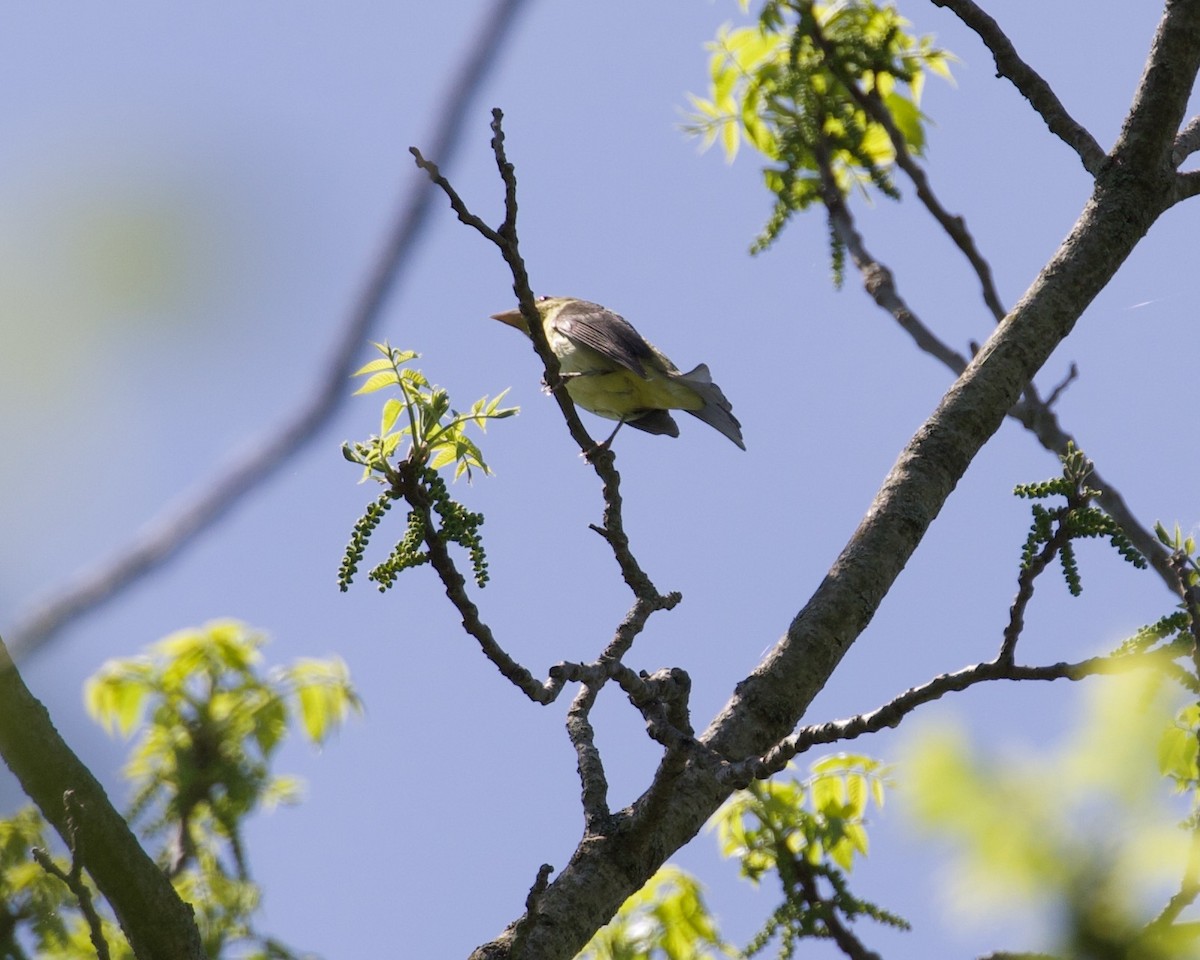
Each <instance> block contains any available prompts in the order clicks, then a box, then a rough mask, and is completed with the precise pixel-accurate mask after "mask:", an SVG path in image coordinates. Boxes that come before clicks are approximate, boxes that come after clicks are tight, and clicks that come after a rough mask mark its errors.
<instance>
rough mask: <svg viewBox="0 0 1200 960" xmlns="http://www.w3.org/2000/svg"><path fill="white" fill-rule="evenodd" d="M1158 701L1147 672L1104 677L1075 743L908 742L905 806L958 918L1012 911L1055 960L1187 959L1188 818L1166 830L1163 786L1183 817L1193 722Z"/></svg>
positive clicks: (931, 738)
mask: <svg viewBox="0 0 1200 960" xmlns="http://www.w3.org/2000/svg"><path fill="white" fill-rule="evenodd" d="M1165 690H1166V688H1165V687H1164V683H1163V676H1162V674H1160V673H1157V672H1154V671H1142V672H1139V673H1130V674H1126V675H1122V676H1119V677H1112V678H1105V679H1104V680H1102V681H1100V682H1098V683H1097V684H1096V686H1095V687H1093V688H1090V689H1089V691H1088V692H1089V694H1090V697H1089V700H1088V705H1087V709H1086V710H1085V712H1084V714H1083V715H1082V717H1081V718H1080V720H1079V721H1078V724H1077V728H1076V731H1075V733H1074V735H1073V736H1072V737H1071V738H1069V740H1068V741H1067V742H1066V743H1064V744H1063V745H1062V746H1061V748H1060V749H1059V750H1058V751H1057V752H1055V753H1047V754H1045V755H1042V756H1037V755H1035V754H1034V753H1033V752H1032V751H1028V752H1026V753H1025V755H1023V756H1020V757H1007V758H1003V759H1001V758H997V757H992V756H987V755H985V754H984V753H983V751H982V750H981V749H980V748H978V747H977V746H975V745H973V744H972V743H970V742H969V741H968V739H967V736H966V734H965V733H964V732H963V731H961V730H959V729H956V728H954V727H952V726H949V725H944V726H941V727H938V728H934V729H931V730H929V731H926V732H925V733H924V734H923V735H921V736H919V737H918V738H916V740H915V741H914V742H913V743H912V746H911V754H910V756H909V758H908V761H907V763H906V764H905V767H906V774H907V775H906V779H905V785H906V788H909V787H911V791H910V794H911V798H912V803H911V807H912V810H913V812H914V814H915V816H916V818H917V820H918V821H919V822H920V823H921V824H922V825H923V827H924V828H925V829H926V830H927V831H928V832H929V833H930V834H932V835H933V836H935V837H940V838H947V839H949V840H951V841H952V843H953V845H954V847H955V849H956V851H957V853H958V859H959V865H958V868H957V870H956V873H955V875H954V878H953V882H952V884H951V887H950V889H951V890H952V891H953V895H954V896H955V897H956V899H957V900H958V902H959V904H960V905H961V906H962V907H963V908H965V909H966V910H967V911H968V912H973V913H975V914H977V915H979V916H981V917H987V918H989V919H995V918H996V917H997V916H999V915H1002V914H1003V913H1005V912H1015V911H1017V910H1020V911H1021V915H1022V917H1024V918H1025V919H1026V924H1025V926H1026V928H1028V922H1027V920H1028V914H1029V912H1030V911H1034V912H1035V913H1036V912H1040V914H1041V916H1042V919H1043V921H1044V924H1045V926H1046V927H1047V929H1049V930H1050V931H1051V932H1050V937H1051V939H1052V940H1053V941H1054V942H1053V943H1052V944H1050V945H1049V946H1048V949H1049V950H1050V952H1051V953H1053V954H1054V955H1056V956H1062V957H1088V958H1097V960H1107V958H1114V960H1115V958H1123V960H1175V958H1183V957H1195V956H1196V955H1197V949H1198V947H1200V924H1198V923H1196V922H1195V921H1194V920H1185V919H1182V914H1183V912H1184V911H1185V910H1186V909H1187V908H1188V907H1190V906H1191V904H1192V901H1194V899H1195V897H1196V893H1197V891H1196V890H1195V889H1193V886H1194V884H1195V877H1196V870H1197V868H1198V867H1200V862H1198V861H1197V856H1198V855H1200V846H1198V845H1197V838H1196V817H1195V814H1194V812H1193V814H1192V815H1191V816H1189V817H1187V818H1186V819H1185V820H1184V821H1183V822H1182V823H1180V822H1179V818H1178V811H1177V810H1176V809H1174V808H1173V807H1172V806H1171V805H1170V804H1169V803H1168V800H1169V798H1168V797H1167V796H1166V795H1167V793H1168V791H1166V790H1164V789H1163V780H1162V776H1163V775H1166V776H1167V777H1169V778H1170V779H1172V780H1174V782H1175V784H1176V786H1177V787H1178V788H1179V789H1181V790H1185V791H1187V792H1188V793H1189V794H1191V797H1192V803H1193V811H1194V809H1195V800H1196V785H1197V780H1196V773H1195V769H1196V767H1195V763H1196V732H1197V726H1196V718H1197V714H1196V710H1195V708H1194V707H1187V708H1184V709H1183V710H1182V711H1179V712H1176V711H1175V709H1174V708H1173V706H1172V704H1171V698H1169V697H1168V696H1166V695H1165ZM1173 716H1174V719H1172V717H1173ZM1189 738H1190V745H1189V744H1187V743H1186V741H1187V740H1188V739H1189ZM1154 743H1160V744H1162V745H1163V746H1162V748H1160V750H1159V751H1158V753H1157V758H1156V755H1155V751H1154V750H1153V749H1147V747H1148V745H1151V744H1154ZM1156 761H1157V762H1156ZM1181 878H1183V880H1182V883H1181ZM1172 890H1175V891H1177V892H1176V893H1175V894H1174V895H1170V896H1169V894H1170V892H1171V891H1172ZM1164 903H1165V906H1164ZM1156 904H1157V905H1158V906H1156Z"/></svg>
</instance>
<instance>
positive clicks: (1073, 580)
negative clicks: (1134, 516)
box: [1013, 444, 1146, 596]
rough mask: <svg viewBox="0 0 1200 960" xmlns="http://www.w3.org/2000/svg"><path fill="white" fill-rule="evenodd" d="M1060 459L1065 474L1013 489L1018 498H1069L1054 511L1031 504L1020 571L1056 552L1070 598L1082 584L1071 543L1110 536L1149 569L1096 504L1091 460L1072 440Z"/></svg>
mask: <svg viewBox="0 0 1200 960" xmlns="http://www.w3.org/2000/svg"><path fill="white" fill-rule="evenodd" d="M1059 459H1060V460H1061V461H1062V464H1063V471H1062V475H1061V476H1058V477H1054V478H1053V479H1050V480H1045V481H1042V482H1040V483H1025V484H1018V485H1017V486H1016V487H1015V488H1014V489H1013V493H1014V494H1015V495H1016V496H1018V497H1023V498H1025V499H1028V500H1045V499H1048V498H1050V497H1056V496H1057V497H1063V498H1064V499H1065V500H1066V501H1067V502H1066V505H1065V506H1061V507H1056V508H1054V509H1050V508H1048V507H1044V506H1042V505H1041V504H1040V503H1034V504H1032V505H1031V509H1032V511H1033V523H1032V525H1031V526H1030V529H1029V535H1028V536H1027V537H1026V538H1025V545H1024V547H1023V548H1022V550H1021V570H1022V572H1029V571H1031V570H1035V569H1040V567H1039V566H1038V565H1039V564H1044V563H1045V561H1046V560H1048V559H1050V558H1051V556H1052V555H1056V556H1057V557H1058V560H1059V563H1061V564H1062V569H1063V577H1064V578H1065V579H1066V581H1067V589H1069V590H1070V591H1071V595H1072V596H1079V594H1080V593H1081V592H1082V590H1083V583H1082V581H1081V580H1080V576H1079V564H1078V561H1077V560H1076V557H1075V548H1074V547H1073V546H1072V541H1074V540H1079V539H1085V538H1091V537H1107V538H1108V541H1109V542H1110V543H1111V544H1112V546H1113V548H1114V549H1115V550H1116V551H1117V552H1118V553H1119V554H1120V555H1121V556H1122V557H1123V558H1124V559H1125V561H1126V562H1128V563H1131V564H1133V566H1135V567H1137V568H1138V569H1139V570H1141V569H1145V567H1146V558H1145V557H1143V556H1142V555H1141V553H1140V552H1138V549H1137V548H1136V547H1135V546H1134V545H1133V544H1132V543H1131V542H1130V540H1129V538H1128V536H1126V534H1125V531H1123V530H1122V529H1121V527H1120V525H1119V524H1118V523H1117V522H1116V521H1115V520H1114V519H1113V518H1112V517H1110V516H1109V515H1108V514H1106V513H1105V512H1104V511H1103V510H1101V509H1100V508H1099V507H1095V506H1092V500H1093V499H1095V498H1096V497H1097V496H1099V491H1097V490H1093V489H1092V488H1091V487H1089V486H1088V485H1087V482H1088V479H1089V478H1090V477H1091V474H1092V469H1093V468H1092V462H1091V461H1090V460H1088V459H1087V457H1085V456H1084V455H1083V451H1081V450H1079V449H1078V448H1076V447H1075V445H1074V444H1068V446H1067V452H1066V453H1064V454H1063V455H1062V456H1061V457H1060V458H1059Z"/></svg>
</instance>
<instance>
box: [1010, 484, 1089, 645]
mask: <svg viewBox="0 0 1200 960" xmlns="http://www.w3.org/2000/svg"><path fill="white" fill-rule="evenodd" d="M1069 509H1070V507H1069V506H1066V507H1060V508H1059V510H1058V511H1057V514H1058V516H1057V521H1058V529H1056V530H1055V531H1054V534H1053V535H1052V536H1051V537H1050V539H1049V540H1048V541H1047V542H1046V545H1045V546H1044V547H1042V550H1041V552H1040V553H1039V554H1038V555H1037V556H1036V557H1034V558H1033V559H1032V560H1030V562H1029V564H1028V565H1027V566H1026V567H1025V568H1024V569H1023V570H1022V571H1021V575H1020V576H1019V577H1017V595H1016V597H1015V598H1014V599H1013V602H1012V606H1011V607H1010V608H1009V611H1008V626H1006V627H1005V628H1004V639H1003V641H1002V642H1001V644H1000V653H999V655H998V656H997V657H996V659H997V660H998V661H999V662H1000V663H1012V662H1013V660H1014V658H1015V657H1016V653H1017V641H1018V640H1020V639H1021V632H1022V631H1023V630H1024V629H1025V609H1026V608H1027V607H1028V606H1029V601H1030V600H1032V599H1033V589H1034V586H1035V584H1036V581H1037V578H1038V577H1039V576H1040V575H1041V573H1042V571H1043V570H1045V569H1046V566H1047V564H1049V563H1050V562H1051V561H1052V560H1053V559H1054V558H1055V557H1056V556H1057V555H1058V552H1059V551H1060V550H1062V548H1063V547H1064V546H1065V545H1066V544H1068V543H1070V541H1071V534H1070V532H1069V531H1068V530H1067V525H1066V524H1065V523H1063V522H1062V521H1063V517H1064V516H1066V513H1067V511H1068V510H1069Z"/></svg>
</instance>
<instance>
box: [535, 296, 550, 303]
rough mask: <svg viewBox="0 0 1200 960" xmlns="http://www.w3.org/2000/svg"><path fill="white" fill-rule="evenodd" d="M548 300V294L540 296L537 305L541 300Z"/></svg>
mask: <svg viewBox="0 0 1200 960" xmlns="http://www.w3.org/2000/svg"><path fill="white" fill-rule="evenodd" d="M549 299H550V296H549V294H543V295H542V296H540V297H538V303H541V302H542V301H543V300H549Z"/></svg>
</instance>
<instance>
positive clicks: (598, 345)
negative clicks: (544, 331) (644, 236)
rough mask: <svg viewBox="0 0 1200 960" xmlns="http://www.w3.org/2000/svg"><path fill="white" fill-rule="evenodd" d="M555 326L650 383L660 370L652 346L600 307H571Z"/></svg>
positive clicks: (561, 313)
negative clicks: (651, 371) (657, 370)
mask: <svg viewBox="0 0 1200 960" xmlns="http://www.w3.org/2000/svg"><path fill="white" fill-rule="evenodd" d="M552 323H553V325H554V329H555V330H557V331H558V332H559V333H561V334H562V335H563V336H564V337H567V338H568V339H570V340H574V341H575V342H576V343H581V344H583V345H584V346H585V347H590V348H591V349H592V350H595V351H596V352H597V353H598V354H600V355H601V356H603V357H605V358H606V359H608V360H611V361H612V362H613V363H616V364H620V365H621V366H622V367H625V368H626V369H627V370H629V371H631V372H633V373H636V374H637V375H638V376H639V377H642V378H644V379H649V376H650V374H649V370H648V368H655V367H657V366H658V357H657V356H656V355H655V353H654V350H653V348H652V347H651V346H650V344H648V343H647V342H646V341H645V340H643V339H642V335H641V334H640V333H638V332H637V331H636V330H634V329H633V327H632V326H631V325H630V324H629V323H627V322H626V321H625V319H624V318H623V317H619V316H617V314H615V313H613V312H612V311H611V310H606V309H605V308H604V307H602V306H600V304H598V303H589V302H588V301H587V300H576V301H574V302H573V303H568V304H567V305H566V306H565V307H563V308H562V309H561V310H560V311H559V312H558V314H557V315H556V316H555V317H554V320H553V321H552ZM631 425H632V422H631ZM652 432H665V431H652Z"/></svg>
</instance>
